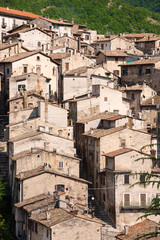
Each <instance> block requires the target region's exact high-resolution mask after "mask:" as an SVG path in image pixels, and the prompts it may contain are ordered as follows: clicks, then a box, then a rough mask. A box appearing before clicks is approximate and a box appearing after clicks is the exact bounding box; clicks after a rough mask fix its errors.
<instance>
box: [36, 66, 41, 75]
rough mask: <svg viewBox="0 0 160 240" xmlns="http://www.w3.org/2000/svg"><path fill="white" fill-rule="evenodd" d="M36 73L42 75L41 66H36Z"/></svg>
mask: <svg viewBox="0 0 160 240" xmlns="http://www.w3.org/2000/svg"><path fill="white" fill-rule="evenodd" d="M36 73H38V74H39V75H40V74H41V66H39V65H37V66H36Z"/></svg>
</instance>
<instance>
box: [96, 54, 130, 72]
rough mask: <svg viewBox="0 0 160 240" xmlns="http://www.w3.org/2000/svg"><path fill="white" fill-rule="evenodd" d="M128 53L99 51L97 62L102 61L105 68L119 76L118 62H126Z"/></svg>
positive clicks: (100, 62)
mask: <svg viewBox="0 0 160 240" xmlns="http://www.w3.org/2000/svg"><path fill="white" fill-rule="evenodd" d="M127 56H128V55H127V54H126V53H125V52H124V51H108V50H107V51H103V50H101V51H99V52H98V53H97V59H96V63H97V64H102V63H104V66H105V68H106V69H107V70H108V71H109V72H112V73H113V74H114V75H116V76H121V68H120V66H119V65H120V64H124V63H125V62H126V57H127Z"/></svg>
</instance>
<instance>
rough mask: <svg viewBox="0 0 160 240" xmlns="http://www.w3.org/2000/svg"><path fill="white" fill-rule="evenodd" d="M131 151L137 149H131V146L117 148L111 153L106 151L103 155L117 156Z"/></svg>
mask: <svg viewBox="0 0 160 240" xmlns="http://www.w3.org/2000/svg"><path fill="white" fill-rule="evenodd" d="M131 151H135V150H133V149H130V148H121V149H118V150H115V151H112V152H109V153H104V154H103V155H104V156H106V157H116V156H118V155H121V154H124V153H128V152H131Z"/></svg>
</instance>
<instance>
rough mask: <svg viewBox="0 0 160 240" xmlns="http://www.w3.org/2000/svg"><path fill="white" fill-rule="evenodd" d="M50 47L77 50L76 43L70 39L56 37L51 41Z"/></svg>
mask: <svg viewBox="0 0 160 240" xmlns="http://www.w3.org/2000/svg"><path fill="white" fill-rule="evenodd" d="M52 45H53V46H54V47H56V46H65V47H66V48H72V49H76V50H78V41H77V40H76V39H74V38H72V37H68V36H63V37H58V38H55V39H53V40H52Z"/></svg>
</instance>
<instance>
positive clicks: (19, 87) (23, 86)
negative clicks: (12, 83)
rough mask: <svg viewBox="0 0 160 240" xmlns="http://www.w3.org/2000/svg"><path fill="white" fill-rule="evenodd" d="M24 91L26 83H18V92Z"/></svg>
mask: <svg viewBox="0 0 160 240" xmlns="http://www.w3.org/2000/svg"><path fill="white" fill-rule="evenodd" d="M21 90H22V91H26V85H24V84H23V85H18V92H20V91H21Z"/></svg>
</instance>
